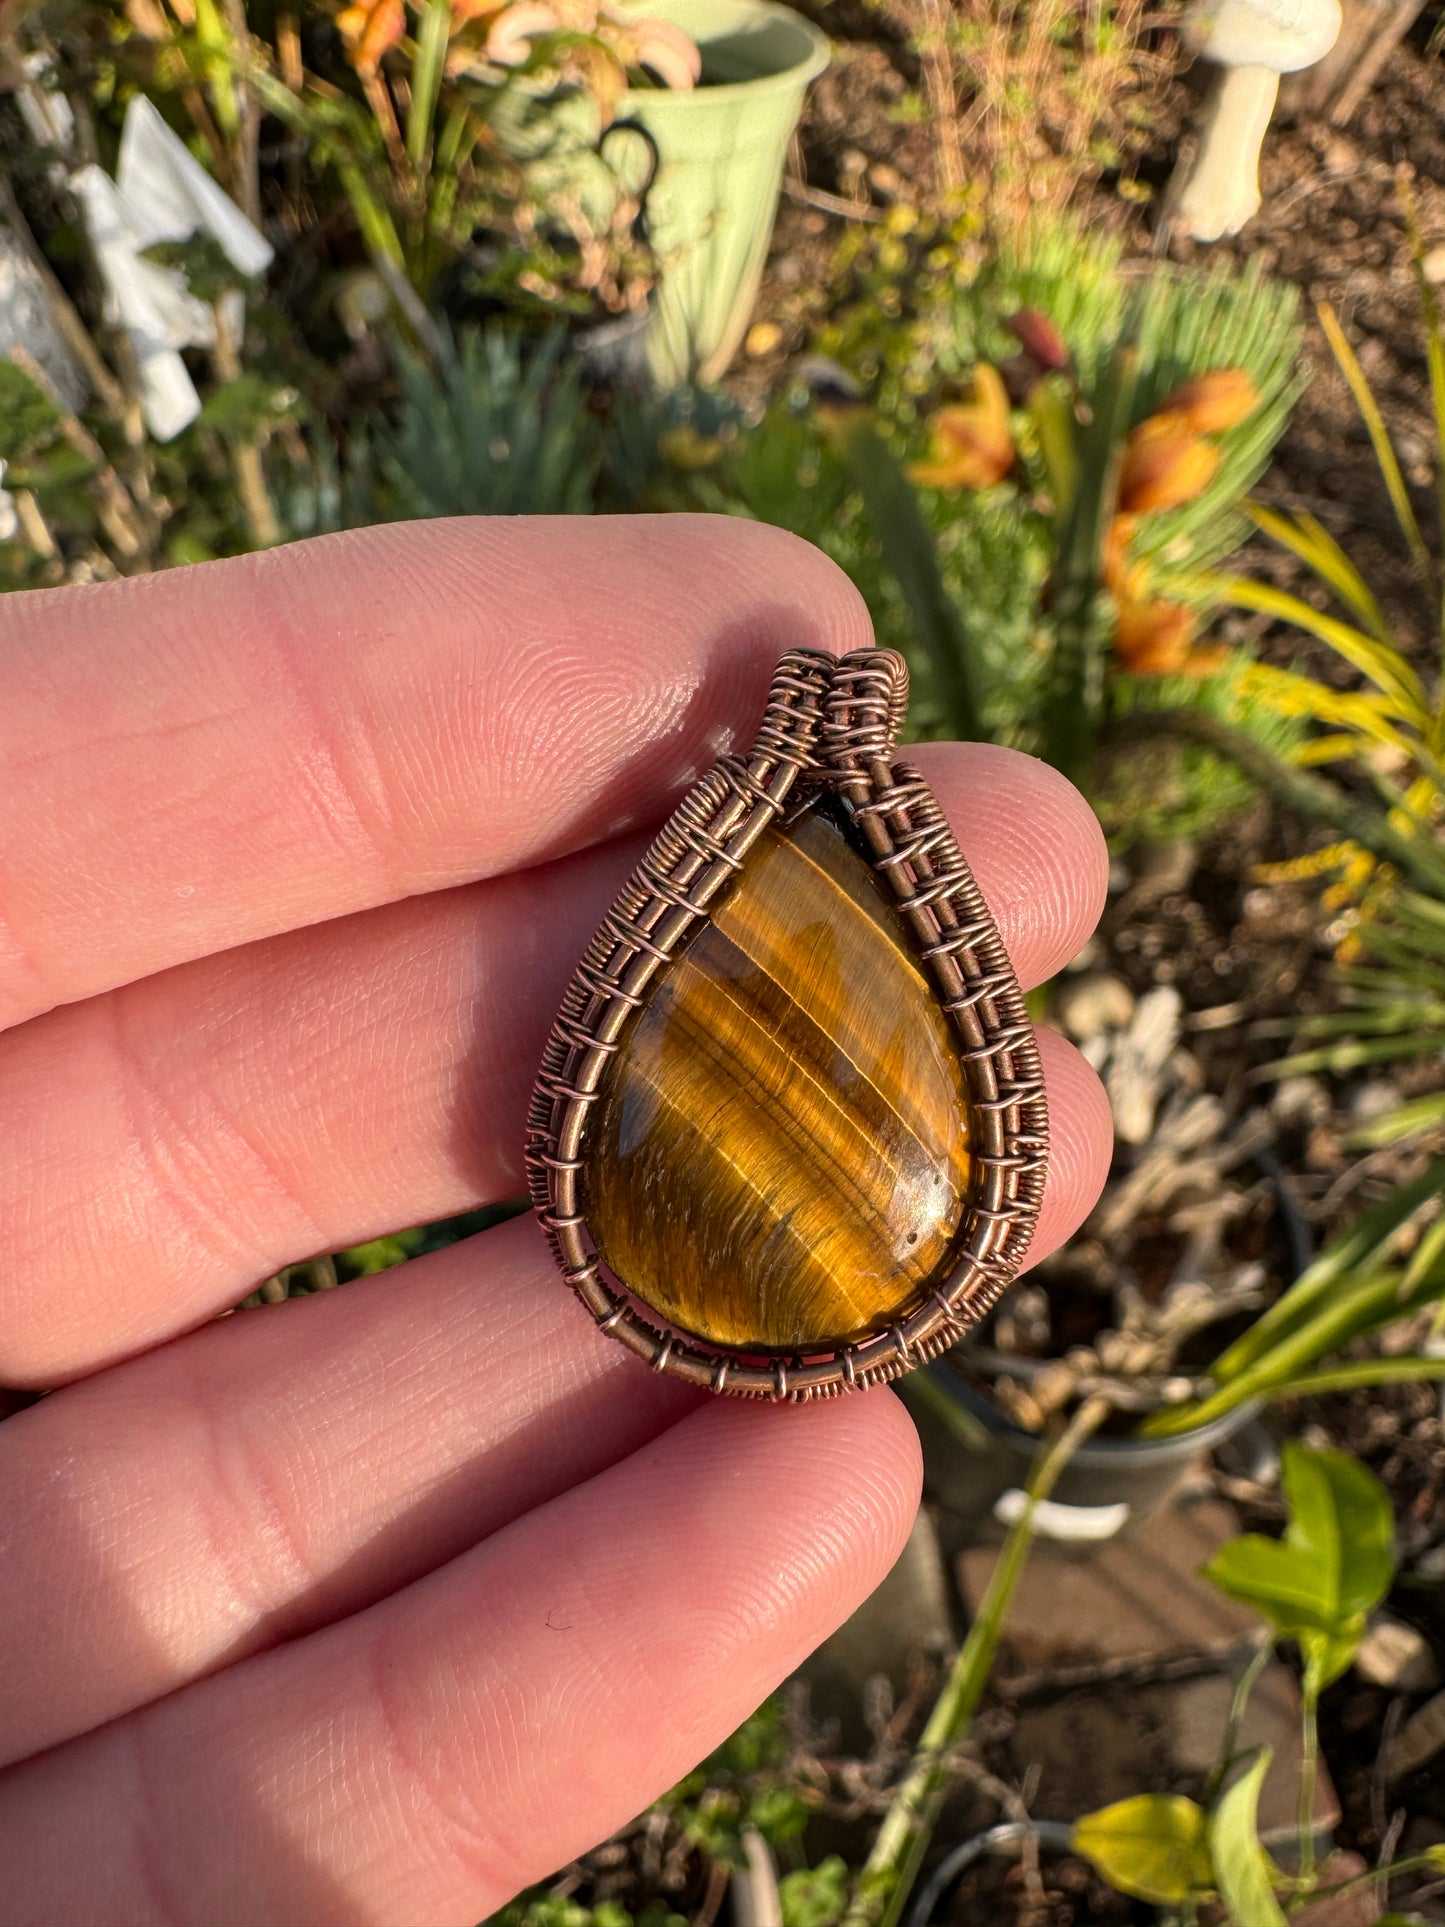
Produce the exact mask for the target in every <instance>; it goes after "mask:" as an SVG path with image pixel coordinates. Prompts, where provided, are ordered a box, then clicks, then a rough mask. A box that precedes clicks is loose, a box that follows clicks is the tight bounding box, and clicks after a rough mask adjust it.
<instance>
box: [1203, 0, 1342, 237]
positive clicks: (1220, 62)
mask: <svg viewBox="0 0 1445 1927" xmlns="http://www.w3.org/2000/svg"><path fill="white" fill-rule="evenodd" d="M1341 17H1342V16H1341V9H1340V0H1194V5H1193V6H1191V7H1190V9H1189V12H1188V14H1187V15H1186V16H1185V22H1184V31H1185V35H1186V37H1187V38H1188V39H1189V41H1190V42H1191V43H1192V44H1193V46H1194V49H1195V51H1196V52H1197V53H1199V54H1201V55H1202V56H1203V57H1204V58H1205V59H1206V60H1212V61H1214V63H1215V64H1216V65H1217V66H1218V67H1219V68H1220V70H1221V71H1220V73H1219V74H1218V76H1217V77H1216V80H1215V83H1214V86H1213V88H1212V89H1211V90H1210V94H1209V99H1208V102H1207V104H1206V107H1205V110H1204V124H1203V126H1202V127H1201V129H1200V133H1199V147H1198V151H1197V152H1196V154H1195V156H1194V159H1193V161H1192V162H1191V163H1190V165H1189V168H1188V171H1187V174H1186V177H1185V180H1184V184H1183V187H1182V190H1181V192H1180V195H1179V199H1178V201H1177V203H1176V206H1175V219H1176V220H1177V221H1178V223H1179V225H1180V226H1181V227H1183V228H1184V230H1185V232H1186V233H1188V234H1192V235H1193V237H1194V239H1195V240H1196V241H1218V240H1220V239H1221V238H1222V237H1223V236H1224V235H1226V234H1238V232H1239V230H1240V229H1241V228H1242V227H1243V226H1244V224H1245V222H1246V221H1248V220H1250V219H1252V217H1253V216H1254V215H1255V214H1257V213H1258V212H1259V199H1260V196H1259V150H1260V148H1261V147H1262V146H1263V145H1264V136H1265V130H1266V129H1267V128H1268V126H1269V122H1270V116H1271V115H1272V114H1273V112H1274V103H1275V97H1276V95H1277V94H1278V93H1279V77H1280V75H1281V74H1293V73H1298V72H1299V70H1300V69H1301V68H1302V67H1313V66H1314V64H1315V62H1316V61H1317V60H1323V59H1324V57H1325V55H1326V54H1327V53H1328V52H1329V50H1330V48H1331V47H1333V46H1334V44H1335V41H1336V39H1337V38H1338V37H1339V31H1340V21H1341Z"/></svg>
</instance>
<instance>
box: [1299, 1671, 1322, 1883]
mask: <svg viewBox="0 0 1445 1927" xmlns="http://www.w3.org/2000/svg"><path fill="white" fill-rule="evenodd" d="M1300 1698H1301V1702H1302V1708H1303V1710H1302V1712H1301V1715H1300V1766H1299V1874H1300V1880H1301V1882H1303V1883H1304V1884H1305V1886H1306V1888H1308V1887H1309V1886H1312V1885H1313V1883H1314V1877H1315V1780H1316V1777H1317V1775H1318V1771H1319V1757H1320V1725H1319V1704H1320V1701H1319V1688H1318V1687H1317V1686H1316V1685H1315V1683H1314V1681H1313V1680H1312V1679H1311V1678H1310V1669H1309V1666H1308V1664H1306V1667H1305V1677H1304V1688H1303V1691H1302V1693H1301V1695H1300Z"/></svg>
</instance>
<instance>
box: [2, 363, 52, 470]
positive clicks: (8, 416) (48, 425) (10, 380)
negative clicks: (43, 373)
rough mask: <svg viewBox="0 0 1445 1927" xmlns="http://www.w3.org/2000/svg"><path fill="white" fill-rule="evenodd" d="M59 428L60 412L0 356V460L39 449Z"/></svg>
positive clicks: (34, 383)
mask: <svg viewBox="0 0 1445 1927" xmlns="http://www.w3.org/2000/svg"><path fill="white" fill-rule="evenodd" d="M59 426H60V410H59V409H58V408H57V407H56V405H55V403H54V402H53V401H52V400H51V398H50V396H49V395H47V394H46V392H45V390H44V389H43V388H42V387H41V386H40V384H39V383H38V382H36V381H32V380H31V378H30V376H29V375H27V374H25V373H24V372H23V371H22V370H21V369H19V368H17V367H16V366H15V364H14V362H13V361H7V360H5V359H4V358H3V357H0V461H11V462H13V461H16V460H18V459H19V457H21V456H22V455H29V454H31V453H33V452H34V450H36V449H37V448H39V447H41V446H42V444H43V443H45V442H46V441H47V440H48V439H49V438H50V436H51V435H53V434H54V432H55V430H56V429H57V428H58V427H59Z"/></svg>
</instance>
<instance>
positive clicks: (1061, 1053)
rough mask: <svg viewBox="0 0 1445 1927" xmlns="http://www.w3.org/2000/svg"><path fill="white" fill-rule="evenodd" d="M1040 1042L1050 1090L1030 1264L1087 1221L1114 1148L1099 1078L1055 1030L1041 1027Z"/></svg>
mask: <svg viewBox="0 0 1445 1927" xmlns="http://www.w3.org/2000/svg"><path fill="white" fill-rule="evenodd" d="M1038 1042H1039V1055H1040V1057H1041V1058H1042V1059H1043V1066H1044V1083H1045V1086H1046V1088H1047V1092H1048V1106H1049V1169H1048V1180H1047V1183H1046V1185H1045V1188H1044V1202H1043V1207H1042V1209H1041V1210H1040V1212H1039V1221H1038V1225H1037V1227H1036V1229H1035V1231H1034V1235H1033V1241H1032V1243H1031V1244H1030V1245H1029V1250H1028V1260H1027V1262H1028V1264H1030V1265H1036V1264H1037V1263H1038V1262H1039V1260H1040V1259H1041V1258H1046V1257H1047V1256H1048V1255H1049V1253H1050V1252H1051V1251H1056V1250H1057V1249H1058V1248H1059V1246H1060V1245H1062V1244H1066V1243H1067V1242H1068V1240H1069V1239H1070V1238H1072V1237H1073V1235H1074V1233H1075V1232H1076V1231H1077V1230H1078V1228H1079V1226H1080V1225H1081V1224H1082V1223H1083V1222H1084V1220H1085V1218H1087V1217H1088V1215H1089V1213H1090V1212H1091V1211H1092V1210H1093V1208H1094V1206H1095V1204H1096V1203H1097V1202H1098V1198H1099V1193H1100V1192H1101V1191H1102V1190H1103V1188H1104V1180H1105V1179H1106V1178H1107V1177H1108V1175H1109V1164H1110V1161H1111V1159H1112V1156H1113V1150H1114V1119H1113V1114H1112V1112H1111V1111H1110V1109H1109V1099H1108V1097H1107V1095H1106V1094H1105V1091H1104V1086H1103V1085H1102V1083H1101V1082H1100V1081H1099V1078H1098V1076H1097V1074H1096V1073H1095V1072H1094V1070H1093V1069H1092V1068H1091V1067H1090V1065H1089V1064H1088V1062H1087V1061H1086V1060H1085V1058H1084V1057H1083V1056H1082V1055H1081V1054H1080V1052H1079V1051H1078V1050H1076V1049H1075V1047H1074V1046H1073V1045H1072V1044H1071V1043H1070V1042H1069V1041H1068V1039H1067V1038H1066V1037H1062V1036H1060V1034H1059V1033H1058V1031H1055V1030H1050V1029H1048V1028H1047V1026H1040V1028H1039V1031H1038Z"/></svg>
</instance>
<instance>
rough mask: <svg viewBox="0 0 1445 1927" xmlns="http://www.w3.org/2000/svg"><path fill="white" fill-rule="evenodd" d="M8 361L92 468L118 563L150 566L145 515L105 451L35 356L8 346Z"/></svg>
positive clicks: (105, 524)
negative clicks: (45, 398)
mask: <svg viewBox="0 0 1445 1927" xmlns="http://www.w3.org/2000/svg"><path fill="white" fill-rule="evenodd" d="M10 360H11V361H12V362H13V363H14V365H15V366H16V367H17V368H18V369H19V370H20V372H21V373H22V374H23V375H26V376H28V377H29V379H30V380H31V381H33V382H34V383H35V386H36V387H37V388H38V389H40V391H41V393H42V394H44V395H47V396H48V397H49V398H50V401H51V402H52V403H53V405H54V407H55V410H56V412H57V414H58V415H59V417H60V432H61V434H62V435H63V436H64V437H65V439H66V441H67V442H69V444H70V446H71V447H72V448H73V449H74V450H75V451H76V453H77V454H79V455H83V456H84V458H85V459H86V461H88V462H89V463H91V464H92V466H93V467H94V469H95V488H96V493H97V495H98V497H99V507H100V520H101V526H102V527H103V528H104V530H105V532H106V534H107V535H108V536H109V537H110V539H111V542H112V543H113V544H114V546H115V547H116V549H117V550H118V551H119V552H120V556H121V560H122V564H123V565H124V564H130V565H131V566H132V567H133V568H135V569H136V570H138V571H143V570H148V569H149V568H150V567H151V556H150V552H149V549H150V545H149V542H148V540H147V533H148V531H147V527H146V521H145V517H144V516H143V515H142V514H141V512H140V510H139V508H138V507H137V506H136V503H135V501H134V499H133V498H132V496H131V493H130V491H129V490H128V489H127V488H126V486H125V484H124V482H122V481H121V479H120V477H119V475H117V474H116V472H115V469H114V468H113V467H112V465H111V463H110V461H109V459H108V458H107V456H106V453H105V450H104V449H103V448H102V447H101V446H100V443H99V442H98V441H97V440H96V439H95V437H94V435H92V434H91V432H90V430H89V429H88V428H87V427H86V426H85V424H84V422H82V421H81V420H79V418H78V417H77V416H75V415H73V414H72V413H71V411H70V410H69V409H68V408H67V407H66V406H65V403H64V402H63V401H62V399H61V397H60V394H59V392H58V390H57V389H56V387H55V384H54V382H52V381H51V379H50V377H49V375H47V374H46V372H45V370H44V369H43V368H42V367H41V365H40V363H39V362H38V361H37V360H36V359H35V357H34V356H33V355H32V354H31V353H29V351H28V350H27V349H25V348H12V349H11V350H10Z"/></svg>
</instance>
